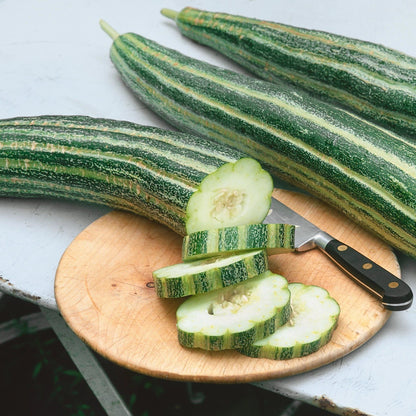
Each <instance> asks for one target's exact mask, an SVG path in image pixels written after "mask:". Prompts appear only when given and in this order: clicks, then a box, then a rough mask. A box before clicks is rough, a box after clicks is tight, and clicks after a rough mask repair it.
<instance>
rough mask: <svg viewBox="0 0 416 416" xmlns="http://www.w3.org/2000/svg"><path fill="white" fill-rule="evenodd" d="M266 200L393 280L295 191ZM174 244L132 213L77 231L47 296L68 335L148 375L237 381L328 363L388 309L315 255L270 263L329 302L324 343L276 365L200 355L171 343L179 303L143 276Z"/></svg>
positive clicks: (389, 265) (390, 266) (360, 234)
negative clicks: (332, 311) (328, 335)
mask: <svg viewBox="0 0 416 416" xmlns="http://www.w3.org/2000/svg"><path fill="white" fill-rule="evenodd" d="M275 196H276V197H277V198H278V199H280V200H281V201H282V202H284V203H285V204H286V205H288V206H290V207H292V208H293V209H295V210H296V211H298V212H299V213H300V214H301V215H303V216H305V217H306V218H308V219H309V220H310V221H312V222H314V223H315V224H317V225H318V226H320V227H321V228H323V229H325V230H326V231H327V232H329V233H330V234H332V235H333V236H334V237H337V238H338V239H340V240H341V241H344V242H345V243H348V244H350V245H352V246H353V247H354V248H356V249H357V250H359V251H361V252H362V253H363V254H366V255H367V256H368V257H370V258H371V259H372V260H373V261H375V262H377V263H379V264H380V265H382V266H383V267H385V268H386V269H387V270H389V271H390V272H392V273H393V274H395V275H396V276H399V277H400V267H399V265H398V262H397V260H396V257H395V255H394V254H393V252H392V251H391V250H390V248H389V247H388V246H387V245H385V244H384V243H382V242H381V241H380V240H379V239H377V238H375V237H373V236H372V235H370V234H368V233H367V232H365V231H363V230H362V229H361V228H359V227H358V226H356V225H355V224H353V223H351V222H350V221H349V220H347V219H346V218H345V217H344V216H343V215H342V214H340V213H338V212H334V210H333V209H331V208H329V207H328V206H327V205H325V204H323V203H322V202H320V201H318V200H316V199H314V198H311V197H309V196H305V195H302V194H298V193H294V192H289V191H283V190H279V191H275ZM181 242H182V239H181V237H179V236H178V235H177V234H175V233H173V232H172V231H170V230H169V229H168V228H166V227H164V226H161V225H159V224H156V223H154V222H151V221H148V220H146V219H144V218H142V217H140V216H137V215H133V214H129V213H125V212H119V211H114V212H111V213H109V214H107V215H105V216H103V217H101V218H100V219H98V220H97V221H95V222H94V223H92V224H91V225H90V226H89V227H87V228H86V229H85V230H84V231H83V232H82V233H80V234H79V235H78V237H77V238H76V239H75V240H74V241H73V242H72V244H71V245H70V246H69V247H68V249H67V250H66V252H65V253H64V255H63V257H62V259H61V262H60V264H59V267H58V270H57V274H56V280H55V294H56V300H57V303H58V306H59V309H60V311H61V313H62V315H63V317H64V319H65V320H66V322H67V323H68V324H69V326H70V327H71V328H72V330H73V331H74V332H75V333H76V334H77V335H78V336H79V337H80V338H81V339H82V340H84V341H85V342H86V343H87V344H88V345H89V346H90V347H91V348H92V349H94V350H95V351H97V352H98V353H99V354H101V355H103V356H104V357H106V358H108V359H109V360H112V361H114V362H116V363H117V364H119V365H121V366H124V367H127V368H129V369H131V370H134V371H137V372H140V373H144V374H147V375H150V376H153V377H162V378H168V379H172V380H187V381H194V382H215V383H240V382H253V381H260V380H266V379H270V378H277V377H284V376H289V375H293V374H298V373H301V372H305V371H308V370H311V369H314V368H317V367H320V366H322V365H325V364H328V363H330V362H332V361H334V360H336V359H338V358H340V357H343V356H345V355H346V354H348V353H349V352H351V351H353V350H354V349H356V348H357V347H359V346H360V345H362V344H363V343H364V342H366V341H367V340H368V339H370V338H371V337H372V336H373V335H374V334H375V333H376V332H377V331H378V330H379V329H380V328H382V326H383V325H384V324H385V322H386V321H387V319H388V317H389V316H390V312H388V311H387V310H385V309H383V307H382V306H381V304H380V302H379V301H378V300H377V299H376V298H374V297H373V296H371V295H369V294H368V293H367V292H365V291H364V290H363V289H362V288H361V287H359V286H358V285H357V284H356V283H354V282H353V281H352V280H350V279H349V278H348V277H347V276H346V275H345V274H344V273H343V272H342V271H340V270H339V269H338V268H337V266H335V265H334V264H333V263H332V261H331V260H330V259H329V258H327V256H326V255H324V254H323V253H322V252H321V251H320V250H318V249H315V250H311V251H308V252H304V253H289V254H281V255H275V256H272V257H270V269H271V270H273V271H275V272H278V273H280V274H282V275H283V276H285V277H286V278H287V279H288V280H289V281H290V282H295V281H297V282H303V283H307V284H317V285H320V286H322V287H324V288H326V289H327V290H328V291H329V292H330V294H331V295H332V296H333V297H334V298H335V299H336V300H337V301H338V302H339V304H340V306H341V315H340V320H339V324H338V327H337V329H336V330H335V332H334V335H333V337H332V340H331V341H330V343H329V344H327V345H326V346H324V347H323V348H321V349H320V350H319V351H317V352H316V353H314V354H311V355H309V356H306V357H303V358H295V359H292V360H286V361H273V360H268V359H257V358H249V357H246V356H243V355H241V354H239V353H238V352H236V351H220V352H207V351H202V350H198V349H194V350H191V349H186V348H183V347H181V346H180V345H179V343H178V341H177V332H176V317H175V312H176V309H177V307H178V305H179V304H180V303H181V302H182V300H178V299H159V298H158V297H157V296H156V294H155V290H154V288H153V280H152V271H153V270H155V269H157V268H160V267H163V266H166V265H169V264H174V263H178V262H180V261H181Z"/></svg>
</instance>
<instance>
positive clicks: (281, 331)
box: [240, 283, 340, 360]
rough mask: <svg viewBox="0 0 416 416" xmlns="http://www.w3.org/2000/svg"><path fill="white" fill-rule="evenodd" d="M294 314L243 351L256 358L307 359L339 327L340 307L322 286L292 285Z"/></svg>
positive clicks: (325, 342)
mask: <svg viewBox="0 0 416 416" xmlns="http://www.w3.org/2000/svg"><path fill="white" fill-rule="evenodd" d="M289 291H290V295H291V301H290V303H291V310H292V311H291V314H290V318H289V320H288V321H287V322H286V323H285V325H283V326H281V327H279V328H277V330H276V331H275V332H274V333H273V334H271V335H269V336H268V337H265V338H264V339H261V340H259V341H256V342H254V343H253V344H246V345H245V346H244V347H242V348H241V349H240V352H241V353H243V354H245V355H248V356H250V357H255V358H269V359H272V360H287V359H291V358H297V357H304V356H305V355H309V354H312V353H313V352H316V351H318V349H320V348H321V347H322V346H324V345H325V344H327V343H328V342H329V341H330V340H331V338H332V334H333V332H334V330H335V328H336V327H337V324H338V319H339V315H340V307H339V304H338V303H337V301H336V300H335V299H334V298H332V297H331V296H330V295H329V293H328V292H327V291H326V290H325V289H323V288H321V287H319V286H309V285H304V284H302V283H290V284H289Z"/></svg>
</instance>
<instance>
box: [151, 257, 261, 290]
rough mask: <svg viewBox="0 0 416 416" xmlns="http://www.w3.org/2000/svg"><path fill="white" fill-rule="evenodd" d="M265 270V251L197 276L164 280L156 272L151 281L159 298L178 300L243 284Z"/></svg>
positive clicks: (190, 275) (191, 275)
mask: <svg viewBox="0 0 416 416" xmlns="http://www.w3.org/2000/svg"><path fill="white" fill-rule="evenodd" d="M267 268H268V259H267V254H266V251H264V250H260V251H259V252H257V253H254V252H253V256H252V257H251V256H250V257H246V258H244V259H241V260H239V261H236V262H235V263H231V264H229V265H226V266H223V267H221V268H213V269H211V270H207V271H205V272H201V273H197V274H188V275H185V276H181V277H174V278H165V277H161V276H158V272H157V271H155V272H154V273H153V280H154V283H155V288H156V293H157V295H158V296H159V297H161V298H180V297H185V296H189V295H196V294H200V293H206V292H209V291H211V290H215V289H221V288H224V287H227V286H230V285H234V284H237V283H240V282H243V281H244V280H247V279H250V278H253V277H255V276H258V275H259V274H261V273H263V272H265V271H266V270H267Z"/></svg>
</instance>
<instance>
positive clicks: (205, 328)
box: [176, 271, 290, 350]
mask: <svg viewBox="0 0 416 416" xmlns="http://www.w3.org/2000/svg"><path fill="white" fill-rule="evenodd" d="M289 314H290V292H289V290H288V283H287V281H286V279H285V278H283V277H281V276H279V275H276V274H273V273H271V272H270V271H267V272H265V273H263V274H261V275H259V276H256V277H253V278H252V279H249V280H246V281H244V282H242V283H239V284H237V285H234V286H230V287H228V288H225V289H219V290H215V291H211V292H208V293H204V294H202V295H194V296H191V297H190V298H188V299H187V300H185V301H184V302H183V303H182V304H181V305H180V306H179V308H178V309H177V312H176V317H177V329H178V339H179V343H180V344H181V345H182V346H184V347H189V348H201V349H204V350H225V349H232V348H241V347H243V346H244V345H246V344H252V343H253V342H255V340H258V339H261V338H264V337H265V336H267V335H268V334H271V333H273V332H274V331H275V330H276V328H278V327H279V326H281V325H283V324H284V323H285V322H286V321H287V320H288V318H289Z"/></svg>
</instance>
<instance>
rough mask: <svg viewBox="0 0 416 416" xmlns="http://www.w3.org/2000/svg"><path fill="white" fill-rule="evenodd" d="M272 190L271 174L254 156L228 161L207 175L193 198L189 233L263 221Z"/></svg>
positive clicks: (188, 226) (190, 201)
mask: <svg viewBox="0 0 416 416" xmlns="http://www.w3.org/2000/svg"><path fill="white" fill-rule="evenodd" d="M272 191H273V180H272V178H271V176H270V174H269V173H267V172H266V171H265V170H263V168H262V167H261V165H260V164H259V163H258V162H257V161H255V160H254V159H251V158H242V159H240V160H238V161H237V162H234V163H227V164H225V165H223V166H221V167H220V168H218V169H217V170H216V171H214V172H213V173H211V174H209V175H208V176H206V177H205V178H204V179H203V180H202V182H201V184H200V186H199V188H198V190H197V191H196V192H194V193H193V194H192V196H191V198H190V199H189V202H188V205H187V208H186V232H187V234H190V233H193V232H196V231H202V230H208V229H212V228H221V227H228V226H234V225H242V224H254V223H261V222H262V221H263V220H264V218H265V217H266V215H267V213H268V211H269V208H270V202H271V194H272Z"/></svg>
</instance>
